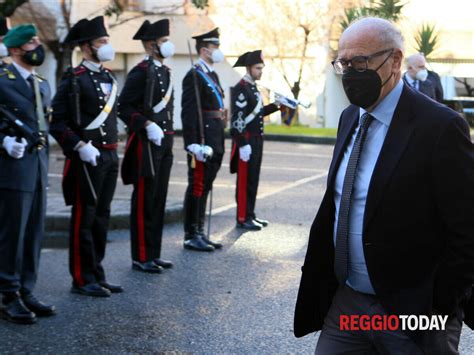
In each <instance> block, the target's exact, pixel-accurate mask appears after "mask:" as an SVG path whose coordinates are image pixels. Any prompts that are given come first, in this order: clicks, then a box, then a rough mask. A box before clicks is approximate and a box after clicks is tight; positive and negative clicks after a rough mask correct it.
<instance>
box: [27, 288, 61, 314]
mask: <svg viewBox="0 0 474 355" xmlns="http://www.w3.org/2000/svg"><path fill="white" fill-rule="evenodd" d="M21 299H22V301H23V303H24V304H25V306H26V307H27V308H28V309H29V310H30V311H32V312H34V314H36V315H37V316H38V317H51V316H54V315H55V314H56V307H54V306H51V305H47V304H44V303H43V302H41V301H39V300H38V299H37V298H36V297H35V296H33V295H32V294H31V293H29V294H27V295H21Z"/></svg>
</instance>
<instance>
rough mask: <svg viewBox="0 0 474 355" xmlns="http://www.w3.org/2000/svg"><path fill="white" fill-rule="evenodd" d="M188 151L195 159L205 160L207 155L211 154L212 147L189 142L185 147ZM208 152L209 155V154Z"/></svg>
mask: <svg viewBox="0 0 474 355" xmlns="http://www.w3.org/2000/svg"><path fill="white" fill-rule="evenodd" d="M186 149H187V150H188V152H191V153H192V154H193V155H194V156H195V157H196V160H197V161H200V162H205V161H206V159H207V158H208V157H209V156H212V153H213V151H212V148H211V147H209V146H207V145H200V144H196V143H193V144H190V145H188V146H187V148H186ZM209 154H210V155H209Z"/></svg>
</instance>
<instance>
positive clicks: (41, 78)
mask: <svg viewBox="0 0 474 355" xmlns="http://www.w3.org/2000/svg"><path fill="white" fill-rule="evenodd" d="M36 77H37V78H38V80H39V82H42V81H46V78H45V77H44V76H42V75H39V74H38V73H36Z"/></svg>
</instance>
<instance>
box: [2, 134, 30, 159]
mask: <svg viewBox="0 0 474 355" xmlns="http://www.w3.org/2000/svg"><path fill="white" fill-rule="evenodd" d="M27 145H28V142H27V141H26V139H25V138H22V139H21V142H17V141H16V137H10V136H6V137H5V138H4V139H3V148H5V150H6V151H7V153H8V155H9V156H11V157H12V158H15V159H21V158H23V156H24V155H25V148H26V146H27Z"/></svg>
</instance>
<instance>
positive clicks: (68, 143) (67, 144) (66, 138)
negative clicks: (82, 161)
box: [50, 74, 81, 156]
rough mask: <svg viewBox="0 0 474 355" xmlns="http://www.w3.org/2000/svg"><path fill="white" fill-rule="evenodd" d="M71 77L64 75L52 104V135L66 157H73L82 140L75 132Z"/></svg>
mask: <svg viewBox="0 0 474 355" xmlns="http://www.w3.org/2000/svg"><path fill="white" fill-rule="evenodd" d="M70 75H71V74H65V75H63V77H62V79H61V82H60V84H59V87H58V89H57V91H56V95H55V96H54V99H53V103H52V110H53V113H52V117H51V125H50V133H51V135H52V136H53V137H54V139H56V141H57V142H58V143H59V145H60V146H61V148H62V149H63V152H64V155H66V156H70V155H72V153H73V152H74V147H75V146H76V145H77V144H78V143H79V141H80V140H81V138H80V137H79V136H78V135H77V134H76V133H75V132H74V130H73V128H75V127H77V125H76V123H75V122H72V120H73V119H72V118H73V117H74V115H72V114H71V112H73V110H74V108H73V107H71V104H70V102H71V101H70V92H71V77H70ZM78 86H79V85H78ZM79 90H80V86H79ZM79 95H80V94H79Z"/></svg>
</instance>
